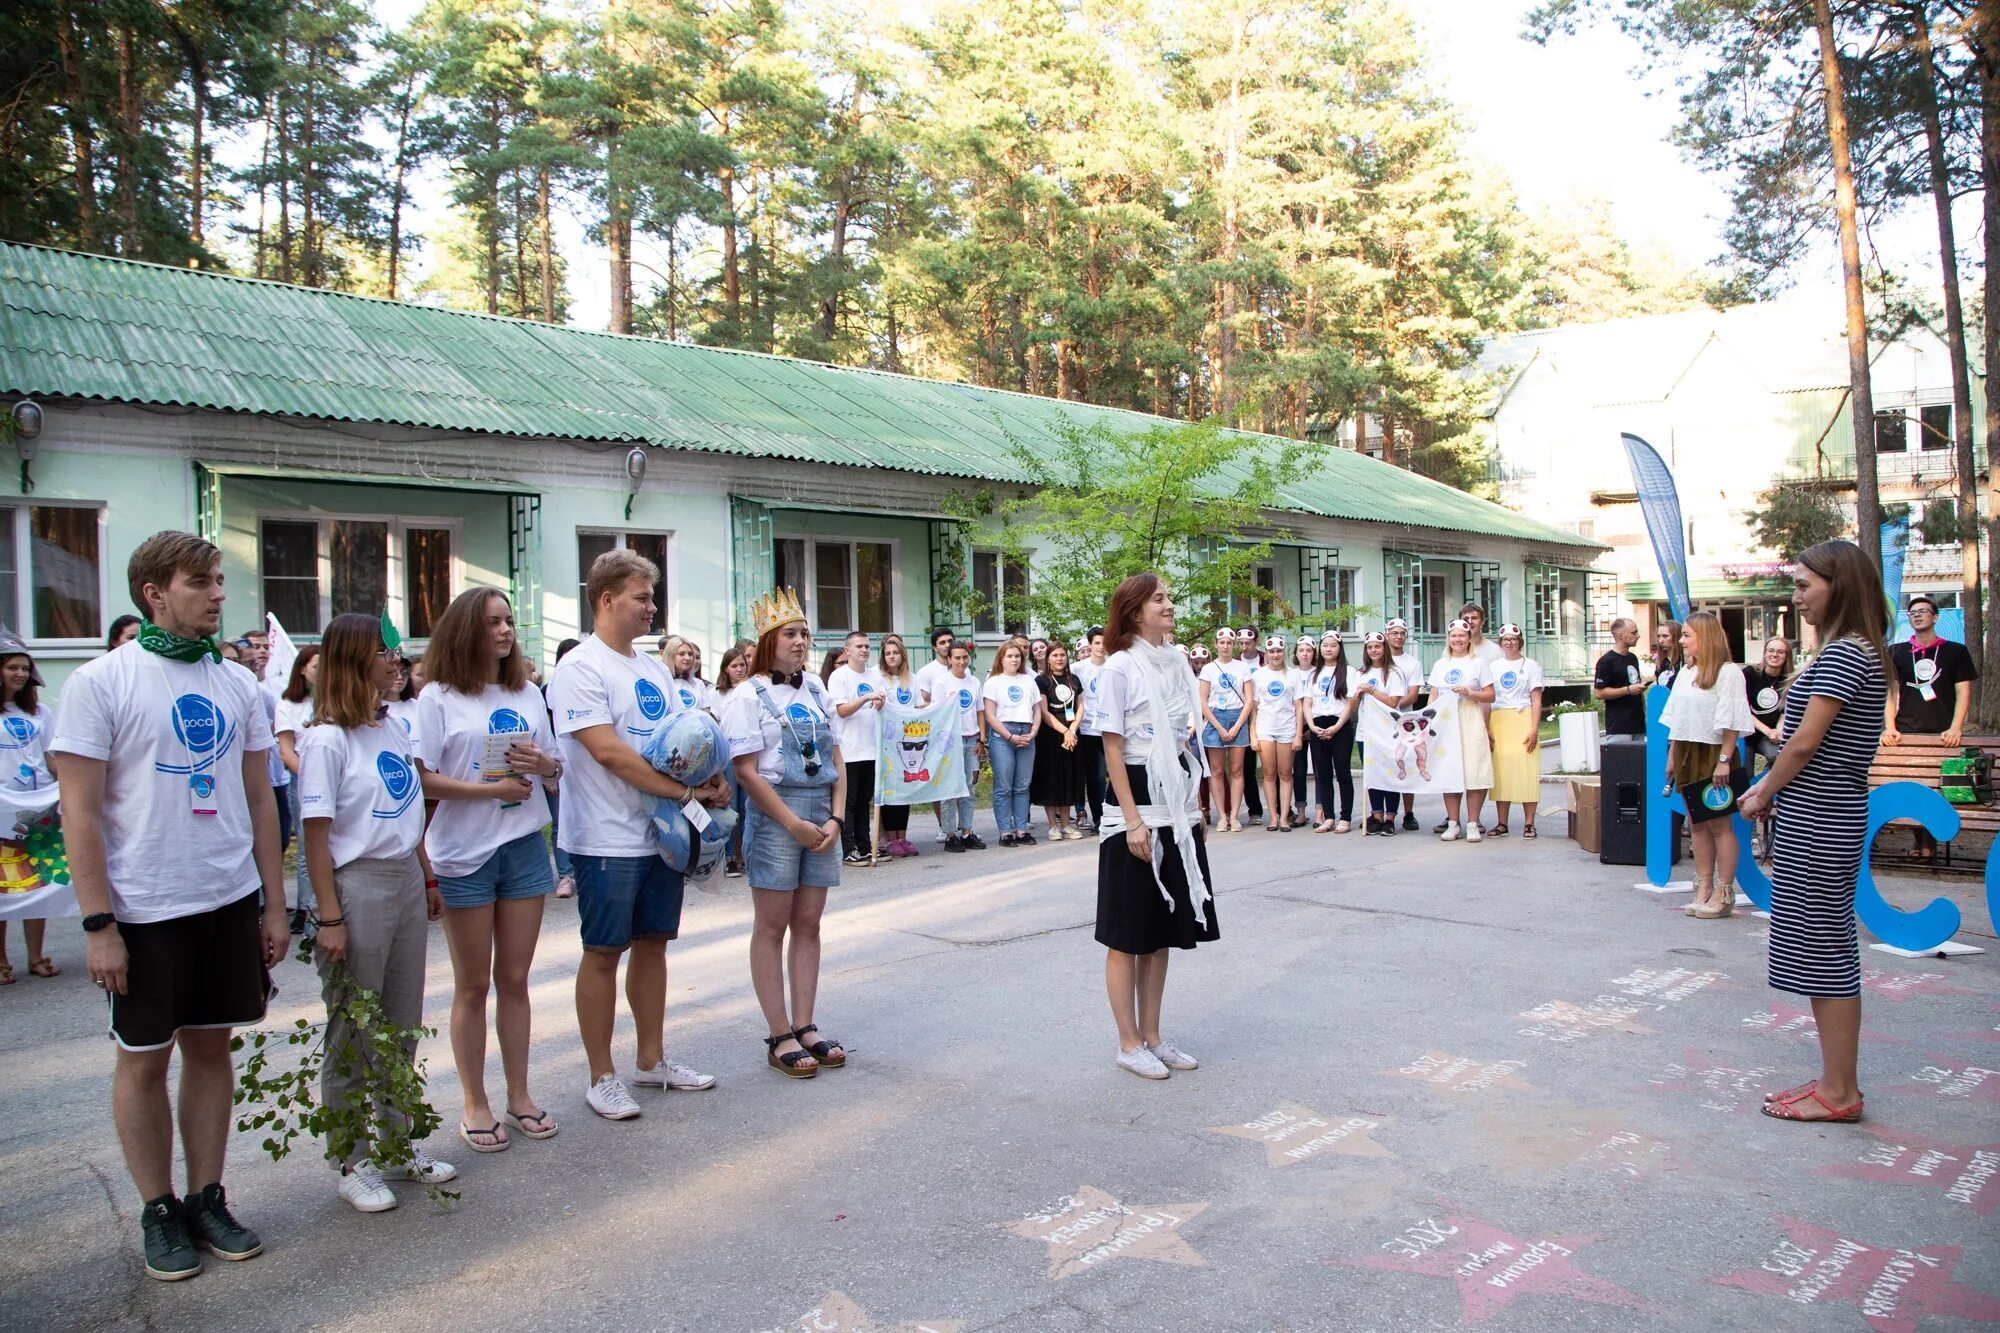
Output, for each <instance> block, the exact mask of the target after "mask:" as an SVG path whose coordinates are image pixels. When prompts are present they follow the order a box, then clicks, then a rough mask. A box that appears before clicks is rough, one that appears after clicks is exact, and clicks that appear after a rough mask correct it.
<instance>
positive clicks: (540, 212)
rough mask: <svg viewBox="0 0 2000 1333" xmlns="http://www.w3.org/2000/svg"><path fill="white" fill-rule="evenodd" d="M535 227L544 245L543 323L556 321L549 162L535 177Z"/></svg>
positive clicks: (553, 231)
mask: <svg viewBox="0 0 2000 1333" xmlns="http://www.w3.org/2000/svg"><path fill="white" fill-rule="evenodd" d="M535 229H536V231H537V232H538V233H539V234H540V236H541V245H542V323H544V324H553V323H555V322H556V238H555V223H554V222H553V220H552V219H551V217H550V212H549V164H548V163H546V162H544V163H542V166H541V170H540V171H539V172H537V173H536V178H535Z"/></svg>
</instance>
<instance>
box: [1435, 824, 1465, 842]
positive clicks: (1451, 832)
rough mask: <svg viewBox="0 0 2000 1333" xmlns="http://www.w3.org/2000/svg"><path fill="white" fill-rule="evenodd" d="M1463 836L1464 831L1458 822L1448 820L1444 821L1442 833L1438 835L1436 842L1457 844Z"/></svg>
mask: <svg viewBox="0 0 2000 1333" xmlns="http://www.w3.org/2000/svg"><path fill="white" fill-rule="evenodd" d="M1464 836H1465V829H1464V828H1462V827H1461V826H1460V825H1459V822H1458V821H1457V820H1456V819H1448V820H1446V821H1445V825H1444V832H1442V833H1440V834H1438V841H1439V842H1457V841H1458V840H1459V839H1460V838H1463V837H1464Z"/></svg>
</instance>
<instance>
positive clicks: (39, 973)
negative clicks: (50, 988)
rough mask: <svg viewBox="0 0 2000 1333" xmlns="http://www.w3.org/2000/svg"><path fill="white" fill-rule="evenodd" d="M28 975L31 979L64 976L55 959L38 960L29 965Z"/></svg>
mask: <svg viewBox="0 0 2000 1333" xmlns="http://www.w3.org/2000/svg"><path fill="white" fill-rule="evenodd" d="M28 975H29V976H31V977H59V976H61V975H62V969H61V968H59V967H57V966H56V962H55V959H53V958H36V959H33V960H31V961H30V962H29V963H28Z"/></svg>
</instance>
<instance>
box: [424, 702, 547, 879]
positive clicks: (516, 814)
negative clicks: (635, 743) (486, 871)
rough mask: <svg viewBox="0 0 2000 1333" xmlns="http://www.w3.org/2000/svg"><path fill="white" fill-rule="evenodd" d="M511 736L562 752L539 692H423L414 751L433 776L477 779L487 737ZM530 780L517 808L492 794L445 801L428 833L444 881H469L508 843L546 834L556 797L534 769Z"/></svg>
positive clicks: (434, 866)
mask: <svg viewBox="0 0 2000 1333" xmlns="http://www.w3.org/2000/svg"><path fill="white" fill-rule="evenodd" d="M508 733H518V734H519V735H520V737H521V739H522V740H525V741H533V742H534V743H535V744H536V745H538V746H540V747H541V748H542V749H544V750H546V751H548V752H549V753H550V754H554V753H555V752H556V736H555V729H554V728H553V727H551V726H550V725H549V710H548V706H547V705H546V704H544V703H543V702H542V692H541V691H540V690H538V689H536V688H535V687H534V686H532V685H524V686H522V687H521V688H520V689H518V690H508V689H503V688H502V687H501V686H499V685H488V686H487V687H486V688H485V689H483V690H481V691H480V692H479V693H478V694H465V693H462V692H460V691H458V690H454V689H452V688H450V687H449V686H446V685H441V684H438V683H437V682H435V681H433V682H432V683H431V684H429V685H426V686H424V692H423V693H422V694H420V695H418V696H417V728H416V734H417V736H418V737H419V739H418V741H417V743H416V744H415V745H414V746H412V747H411V749H412V752H413V753H414V754H415V755H416V757H417V759H418V761H419V762H421V763H422V764H423V766H424V767H425V768H428V769H429V770H430V771H431V772H433V773H437V774H440V775H442V776H444V777H447V778H457V779H459V780H460V781H462V782H478V781H480V780H481V778H480V766H481V764H482V763H483V761H484V760H485V757H486V738H487V737H488V736H497V735H503V734H508ZM528 784H529V788H530V790H529V792H528V799H526V800H525V801H520V802H518V803H516V804H515V805H514V806H513V807H511V808H509V807H508V806H506V805H503V804H502V803H501V802H499V801H496V800H493V799H492V798H490V797H484V798H467V799H464V800H448V801H439V802H438V803H437V809H436V810H435V811H434V812H433V813H432V815H431V826H430V828H429V829H428V830H427V831H426V832H425V834H424V850H425V851H426V852H428V853H429V854H430V858H431V869H432V870H434V871H436V872H437V874H438V875H439V876H440V877H443V878H447V879H458V878H462V877H463V876H466V875H470V874H471V873H472V872H473V871H475V870H477V869H479V867H481V866H483V865H485V864H486V862H487V860H488V859H489V858H491V857H492V855H493V853H494V852H495V851H497V850H498V849H499V847H500V845H501V844H502V843H507V842H512V841H514V839H516V838H520V837H525V836H526V835H528V834H530V833H538V832H540V831H541V828H542V826H543V825H544V824H547V823H548V822H549V798H548V795H547V793H545V792H544V791H543V790H542V782H541V779H540V778H537V777H535V776H534V775H532V774H530V775H529V776H528Z"/></svg>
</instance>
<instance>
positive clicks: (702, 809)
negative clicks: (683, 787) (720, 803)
mask: <svg viewBox="0 0 2000 1333" xmlns="http://www.w3.org/2000/svg"><path fill="white" fill-rule="evenodd" d="M681 813H682V814H684V815H686V816H687V820H688V823H690V824H692V825H694V831H695V832H696V833H706V832H708V826H709V825H710V824H713V823H714V822H715V820H714V819H713V818H711V817H710V815H709V813H708V807H707V806H704V805H703V804H702V803H701V802H700V801H698V800H696V799H695V798H694V797H692V796H690V797H688V798H687V800H686V801H684V802H682V803H681Z"/></svg>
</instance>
